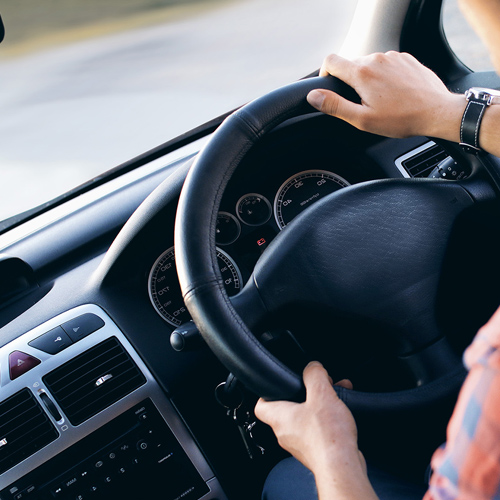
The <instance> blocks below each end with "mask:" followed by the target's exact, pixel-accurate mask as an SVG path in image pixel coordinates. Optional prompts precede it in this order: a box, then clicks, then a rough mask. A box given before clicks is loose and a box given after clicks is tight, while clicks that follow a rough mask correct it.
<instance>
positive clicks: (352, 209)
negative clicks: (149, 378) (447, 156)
mask: <svg viewBox="0 0 500 500" xmlns="http://www.w3.org/2000/svg"><path fill="white" fill-rule="evenodd" d="M315 88H324V89H330V90H334V91H336V92H338V93H341V94H342V95H344V96H347V97H349V98H351V99H356V97H357V96H356V95H355V94H354V93H353V91H352V89H350V88H348V87H347V86H346V85H345V84H343V83H342V82H340V81H339V80H337V79H335V78H333V77H317V78H311V79H307V80H302V81H300V82H297V83H294V84H291V85H288V86H286V87H282V88H281V89H278V90H276V91H274V92H271V93H269V94H267V95H265V96H263V97H262V98H259V99H257V100H255V101H253V102H251V103H249V104H247V105H246V106H244V107H243V108H241V109H240V110H238V111H237V112H235V113H234V114H232V115H231V116H230V117H229V118H228V119H226V121H225V122H224V123H223V124H222V125H221V126H220V127H219V129H218V130H217V131H216V132H215V133H214V135H213V137H212V139H211V141H210V142H209V143H208V144H207V145H206V146H205V147H204V148H203V150H202V151H201V152H200V154H199V155H198V157H197V159H196V161H195V162H194V164H193V166H192V168H191V170H190V172H189V174H188V176H187V178H186V181H185V183H184V186H183V189H182V192H181V196H180V200H179V205H178V210H177V216H176V224H175V249H176V264H177V270H178V275H179V281H180V284H181V290H182V293H183V297H184V301H185V304H186V306H187V308H188V310H189V312H190V313H191V316H192V318H193V320H194V322H195V324H196V326H197V327H198V329H199V331H200V333H201V335H202V336H203V338H204V339H205V341H206V343H207V344H208V346H209V347H210V348H211V349H212V351H213V352H214V353H215V354H216V356H217V357H218V358H219V359H220V361H221V362H222V363H223V364H224V365H225V366H226V367H227V368H228V369H229V370H230V371H231V372H232V373H233V374H234V375H235V376H236V377H237V378H238V379H239V380H240V381H241V382H243V384H244V385H246V386H247V387H248V388H249V389H250V390H252V391H253V392H255V393H256V394H257V395H259V396H262V397H264V398H266V399H269V400H277V399H286V400H293V401H301V400H303V398H304V387H303V383H302V378H301V376H300V375H299V374H297V373H295V372H293V371H292V370H290V369H289V368H288V367H287V366H285V365H284V364H283V363H282V362H281V361H280V360H278V359H277V358H275V357H274V356H273V355H272V354H271V353H270V352H269V351H268V350H267V349H266V348H265V347H264V346H263V345H262V344H261V343H260V342H259V340H258V339H257V338H256V337H255V336H254V335H253V334H252V328H254V327H255V325H257V324H258V323H259V322H260V321H261V320H262V319H263V318H264V317H266V315H268V314H272V313H275V312H276V311H279V310H280V308H283V307H284V306H287V305H291V304H300V303H301V301H304V300H306V299H307V300H308V301H309V302H311V301H313V302H315V303H316V304H317V305H318V306H319V307H323V308H325V309H328V310H331V311H338V312H342V313H344V314H347V315H350V314H352V315H356V316H358V317H361V318H363V319H365V320H368V321H374V322H379V323H380V322H381V323H383V324H385V325H387V327H388V329H390V330H391V331H397V332H398V335H397V336H396V337H395V338H394V339H393V340H394V342H397V343H398V346H399V350H400V351H401V352H405V353H411V355H412V356H413V361H414V362H413V367H414V368H413V369H414V374H415V376H416V377H417V378H419V379H420V380H421V381H423V382H424V383H423V384H422V385H420V386H417V387H415V388H411V389H408V390H403V391H398V392H386V393H362V392H357V391H351V390H346V389H344V388H340V387H336V390H337V393H338V394H339V396H340V398H341V399H342V400H344V401H345V402H346V404H347V405H348V406H349V407H350V408H351V410H353V411H371V412H373V411H392V410H394V409H398V408H399V409H411V408H413V407H414V408H417V407H422V405H424V404H432V403H433V402H436V401H439V400H440V399H441V398H443V397H445V396H447V395H449V394H451V393H452V392H453V391H457V390H458V388H459V386H460V384H461V383H462V381H463V378H464V374H465V371H464V369H463V367H462V364H461V361H460V359H459V358H458V357H457V356H456V354H455V353H454V352H453V350H452V349H451V347H450V346H449V345H448V343H447V341H446V340H445V339H444V338H443V334H442V333H441V332H440V329H439V328H438V325H437V324H436V307H437V306H436V304H437V294H438V286H439V280H440V274H441V270H442V266H443V261H444V259H445V254H446V250H447V245H448V242H449V238H450V235H451V233H452V229H453V226H454V224H455V223H456V221H457V218H458V217H459V216H460V215H461V214H462V213H463V212H464V211H465V210H468V209H469V208H471V207H472V206H474V205H475V204H477V203H479V202H480V198H483V199H488V200H491V199H495V197H496V190H497V187H496V186H495V183H496V179H493V181H492V177H489V181H490V182H488V183H487V187H486V188H485V189H484V190H483V192H482V194H481V196H480V197H478V196H476V195H475V194H474V193H471V192H469V191H468V190H467V189H466V188H465V187H464V185H462V184H461V183H460V182H458V181H455V182H450V181H445V180H435V179H433V180H427V179H418V180H417V179H386V180H376V181H369V182H364V183H361V184H355V185H353V186H350V187H347V188H344V189H341V190H338V191H336V192H334V193H332V194H331V195H329V196H327V197H325V198H323V199H322V200H319V201H318V202H316V203H315V204H313V205H312V206H311V207H310V208H309V209H308V210H306V211H304V212H303V213H301V214H300V215H299V216H298V217H296V218H295V219H294V220H293V221H292V222H291V223H290V224H288V225H287V226H286V227H285V229H284V230H283V231H281V232H280V234H278V236H277V237H276V238H275V239H274V240H273V241H272V242H271V244H270V245H269V247H268V248H267V249H266V250H265V252H264V253H263V254H262V256H261V257H260V259H259V260H258V262H257V264H256V266H255V269H254V271H253V273H252V276H251V277H250V279H249V280H248V282H247V284H246V285H245V287H244V289H243V290H242V291H241V292H240V293H239V294H238V295H237V296H236V297H233V298H232V299H230V298H229V297H228V295H227V294H226V292H225V289H224V284H223V282H222V278H221V276H220V272H219V270H218V266H217V257H216V248H215V227H216V220H217V213H218V209H219V205H220V201H221V198H222V195H223V192H224V189H225V187H226V185H227V183H228V181H229V179H230V177H231V175H232V174H233V172H234V171H235V169H236V168H237V167H238V165H239V164H240V163H241V161H242V159H243V158H244V157H245V155H246V154H247V153H248V152H249V151H250V149H251V148H252V147H253V146H254V145H255V144H256V143H257V142H258V141H259V140H260V139H261V138H262V137H263V136H264V135H265V134H267V133H268V132H269V131H270V130H272V129H273V128H274V127H276V126H277V125H278V124H280V123H282V122H284V121H285V120H287V119H289V118H292V117H296V116H299V115H302V114H305V113H309V112H311V111H313V109H312V108H311V107H310V106H309V104H308V103H307V101H306V95H307V94H308V92H309V91H310V90H312V89H315ZM469 161H470V162H472V167H473V168H477V162H478V161H480V160H478V159H477V158H475V157H472V156H471V158H470V160H469ZM475 162H476V163H475ZM493 175H496V174H493ZM291 270H293V272H291Z"/></svg>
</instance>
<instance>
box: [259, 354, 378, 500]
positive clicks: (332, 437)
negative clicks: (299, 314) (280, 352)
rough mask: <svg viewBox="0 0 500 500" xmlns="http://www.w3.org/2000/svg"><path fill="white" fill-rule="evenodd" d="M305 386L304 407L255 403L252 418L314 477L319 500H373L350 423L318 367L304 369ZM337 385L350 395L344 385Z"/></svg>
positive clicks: (348, 384) (349, 386)
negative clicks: (272, 434) (271, 433)
mask: <svg viewBox="0 0 500 500" xmlns="http://www.w3.org/2000/svg"><path fill="white" fill-rule="evenodd" d="M304 385H305V388H306V401H305V402H304V403H292V402H289V401H264V400H263V399H259V401H257V404H256V406H255V415H256V416H257V418H259V419H260V420H262V421H263V422H264V423H266V424H268V425H270V426H271V427H272V429H273V431H274V433H275V434H276V437H277V438H278V442H279V444H280V446H281V447H283V448H284V449H285V450H287V451H288V452H290V453H291V454H292V455H293V456H294V457H295V458H297V459H298V460H299V461H300V462H302V464H304V465H305V466H306V467H307V468H308V469H310V470H311V471H312V472H313V473H314V476H315V480H316V485H317V488H318V493H319V497H320V498H321V499H322V500H327V499H329V498H337V499H339V498H343V499H344V498H352V499H355V498H363V499H371V498H377V496H376V494H375V492H374V491H373V489H372V487H371V485H370V482H369V480H368V476H367V474H366V463H365V460H364V458H363V455H362V454H361V452H360V451H359V450H358V443H357V437H358V433H357V428H356V423H355V421H354V418H353V416H352V414H351V412H350V411H349V409H348V408H347V406H346V405H345V404H344V403H343V402H342V401H341V400H340V399H339V398H338V396H337V393H336V392H335V391H334V389H333V387H332V380H331V378H330V377H329V375H328V373H327V372H326V370H325V369H324V368H323V366H322V365H321V363H319V362H317V361H313V362H312V363H309V364H308V365H307V366H306V368H305V370H304ZM336 385H340V386H342V387H345V388H347V389H352V384H351V382H350V381H348V380H342V381H340V382H338V383H337V384H336Z"/></svg>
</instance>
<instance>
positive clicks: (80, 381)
mask: <svg viewBox="0 0 500 500" xmlns="http://www.w3.org/2000/svg"><path fill="white" fill-rule="evenodd" d="M343 127H345V125H343V124H339V123H337V122H336V121H334V120H325V118H324V117H323V116H322V115H320V116H315V117H314V116H313V117H308V118H305V119H304V118H301V119H296V120H293V121H291V123H287V124H285V125H282V126H280V127H278V128H277V129H276V130H275V131H273V133H271V134H269V137H268V138H266V139H265V140H263V141H262V143H260V144H259V145H258V147H256V148H254V150H252V151H251V152H250V154H249V155H248V157H247V158H245V160H244V161H243V162H242V164H241V165H240V167H239V168H238V170H237V171H236V172H235V174H234V176H233V178H232V179H231V181H230V183H229V184H228V186H227V189H226V191H225V194H224V196H223V198H222V200H221V204H220V207H219V210H218V217H217V224H216V228H215V231H216V234H215V239H216V244H217V247H218V261H219V264H220V272H221V276H222V278H223V280H224V283H225V285H226V289H227V292H228V295H230V296H234V295H236V294H237V293H238V292H239V291H240V290H241V289H242V288H243V287H244V285H245V283H246V281H247V280H248V279H249V277H250V275H251V273H252V271H253V268H254V266H255V264H256V262H257V260H258V259H259V257H260V255H262V253H263V252H264V251H265V249H266V248H267V247H268V245H269V244H270V243H271V242H272V241H273V240H274V238H275V237H276V236H277V235H278V234H279V233H280V231H283V230H284V229H286V227H287V226H288V225H289V224H293V222H294V220H295V219H296V218H299V217H300V216H301V214H303V213H304V212H306V211H307V209H308V207H310V206H312V205H313V204H314V203H318V202H320V201H321V200H322V199H324V198H326V197H327V196H334V195H335V194H334V193H335V192H336V191H339V190H342V189H349V187H350V186H352V185H354V184H358V183H361V182H364V181H369V180H373V179H383V178H391V177H392V178H401V177H403V176H407V177H410V176H411V172H410V173H409V171H408V170H403V171H402V170H401V169H404V168H405V165H406V164H407V163H408V162H412V163H411V165H412V168H413V167H414V166H415V165H424V164H425V168H422V169H421V171H422V172H424V171H425V172H427V173H428V172H429V171H432V170H433V169H434V167H435V166H436V165H437V164H438V163H440V162H441V161H442V160H443V158H446V157H447V153H445V152H444V150H443V149H442V147H441V146H438V145H436V144H435V143H434V142H432V141H429V140H428V139H425V138H414V139H408V140H404V141H391V140H385V139H381V138H378V137H374V136H371V135H368V134H363V133H360V132H356V131H352V130H351V129H349V133H348V134H344V133H343ZM339 129H340V130H339ZM339 136H340V137H342V141H338V140H337V141H332V137H339ZM290 138H292V140H291V139H290ZM436 148H437V149H436ZM190 161H191V160H183V161H179V162H177V163H175V164H174V165H173V167H172V168H166V169H165V171H163V172H162V173H161V174H158V176H155V175H156V174H155V175H152V176H149V177H147V176H145V177H144V179H143V180H141V183H143V186H144V191H143V192H144V195H142V194H140V195H137V197H141V196H143V197H146V196H147V195H148V194H149V193H151V191H153V190H154V188H155V187H156V186H158V185H159V184H160V183H161V181H162V180H163V179H165V180H163V182H164V183H166V184H167V185H168V186H169V189H170V190H169V193H168V196H166V197H165V196H164V195H162V197H161V199H160V197H158V196H157V195H156V194H155V193H156V192H155V191H153V193H152V194H151V195H150V196H149V197H148V198H147V199H146V200H145V201H144V203H143V204H142V205H141V206H140V207H139V209H138V210H137V211H136V212H135V213H134V215H133V216H132V217H131V218H130V220H128V222H127V223H126V224H125V226H124V229H123V230H122V231H121V232H120V233H119V234H118V235H117V233H118V231H119V230H120V229H121V228H122V226H123V224H124V223H125V221H126V220H127V219H129V217H130V213H127V210H130V211H131V212H132V211H133V210H134V209H135V208H137V205H139V203H140V201H142V200H139V201H136V199H135V198H134V197H133V195H134V192H135V190H139V187H140V186H141V184H140V183H134V184H132V185H131V187H127V188H125V189H124V191H117V193H116V198H113V197H111V196H110V197H106V198H104V199H103V200H102V201H99V202H96V204H95V205H92V204H89V205H88V207H86V208H85V210H84V212H85V213H82V214H81V216H82V218H84V219H83V220H84V223H83V224H79V223H78V217H79V214H76V215H73V216H71V217H68V218H67V219H64V220H62V221H61V222H59V223H57V224H55V225H53V226H49V227H47V228H46V229H45V230H44V242H45V245H46V248H45V252H46V253H47V255H48V254H52V255H54V258H56V257H55V256H56V255H57V252H63V251H64V252H65V258H64V259H61V260H60V262H62V263H63V264H64V266H66V267H65V271H64V272H63V271H61V270H58V271H57V276H55V277H54V274H53V273H54V272H55V271H54V270H53V269H51V267H50V266H43V265H39V266H38V269H37V273H38V276H39V283H38V285H34V286H33V289H32V290H30V291H29V293H25V295H24V296H23V297H22V299H21V300H20V301H19V303H18V304H16V306H15V307H14V308H12V309H11V310H9V309H8V308H7V309H5V310H4V311H2V314H4V316H3V317H2V325H4V327H3V329H2V341H3V342H2V344H3V347H1V348H0V369H1V373H0V384H1V390H2V399H1V401H0V405H1V410H0V467H1V468H0V498H1V499H2V500H24V499H28V500H29V499H32V500H35V499H41V500H49V499H50V500H53V499H54V498H60V499H62V500H66V499H70V498H71V499H74V498H77V499H83V498H87V497H90V498H96V499H100V498H110V497H114V496H113V495H118V494H120V495H122V494H123V495H124V498H133V497H134V496H135V497H137V496H139V495H143V494H148V493H151V492H155V491H158V490H160V491H164V498H166V499H169V500H177V499H180V498H186V499H191V498H192V499H193V500H194V499H196V500H198V499H200V498H203V499H206V500H209V499H216V498H217V499H219V500H223V499H224V498H226V495H227V496H228V497H231V496H232V495H231V492H234V491H235V490H236V491H237V490H238V488H239V487H240V486H239V485H238V484H237V482H238V477H239V476H238V470H239V468H240V466H242V465H243V467H245V464H246V462H245V459H246V458H245V456H241V455H244V454H241V451H242V445H241V440H240V438H239V437H238V434H237V429H236V428H233V427H231V426H229V427H228V425H227V420H226V417H225V410H224V409H223V408H220V407H219V406H218V405H217V403H216V402H215V401H214V398H213V388H214V387H215V385H216V384H214V382H217V383H219V382H220V381H221V380H223V379H224V378H225V377H226V376H227V373H226V372H225V370H224V369H223V367H221V366H220V365H219V364H217V363H215V361H214V359H213V358H212V357H211V356H210V354H207V351H203V350H201V351H197V350H196V351H193V352H183V353H176V352H174V351H173V350H172V348H171V347H170V345H169V342H168V339H169V334H170V333H171V332H172V330H173V329H174V328H176V327H178V326H180V325H182V324H184V323H186V322H187V321H189V319H190V316H189V313H188V312H187V310H186V309H185V307H184V304H183V301H182V296H181V293H180V289H179V284H178V280H177V275H176V270H175V249H174V247H173V227H174V221H175V209H176V205H177V200H178V196H179V192H180V187H181V186H182V182H183V179H184V177H185V175H186V172H187V170H188V168H189V164H190ZM425 172H424V174H423V176H426V174H425ZM124 193H127V196H125V194H124ZM126 203H130V205H131V206H130V208H125V204H126ZM120 204H123V205H120ZM134 204H135V206H133V205H134ZM117 206H120V207H121V208H120V211H121V217H122V220H121V221H117V222H116V223H113V224H115V225H113V224H112V223H111V222H110V219H106V217H108V218H109V217H113V216H116V213H117V211H118V209H117V208H116V207H117ZM110 207H111V208H112V209H110ZM103 214H106V215H105V216H104V215H103ZM100 215H103V217H100ZM99 224H102V230H101V229H100V226H99ZM71 226H75V227H77V228H78V230H79V231H80V230H82V231H88V234H92V238H93V239H89V240H87V245H88V246H87V247H85V246H84V247H81V244H80V243H81V241H82V239H84V238H83V236H82V237H77V236H76V235H75V237H74V240H75V242H78V246H77V247H75V249H73V250H69V249H62V248H61V247H60V245H58V242H60V241H62V240H63V236H64V235H65V234H67V231H68V230H69V229H70V228H71ZM114 227H116V231H115V232H114V230H113V229H110V228H114ZM99 231H101V232H100V233H99ZM111 242H113V243H112V244H111ZM75 244H76V243H75ZM110 244H111V247H109V245H110ZM16 245H17V246H16ZM37 248H38V247H36V246H34V245H32V244H31V243H30V241H29V239H26V240H24V241H22V242H20V243H18V244H14V245H13V246H12V247H11V248H10V251H12V252H14V254H15V255H19V259H21V258H22V259H24V260H25V261H27V262H30V263H32V265H33V266H34V267H35V268H37V264H36V263H37V259H40V258H41V254H40V252H38V253H37V252H36V250H37ZM27 281H29V280H27ZM22 308H25V310H26V311H29V314H22ZM20 310H21V312H20ZM89 325H90V326H89ZM108 352H111V353H112V354H110V359H114V357H115V354H113V353H116V356H118V357H119V359H120V360H121V359H122V358H123V363H124V366H126V369H127V370H129V369H130V372H128V371H127V373H129V374H134V376H133V377H131V376H129V375H127V376H126V377H125V379H126V380H127V384H122V383H120V375H119V372H118V373H115V368H113V367H112V366H111V365H109V364H108V363H107V362H106V363H104V364H103V365H102V366H101V365H99V364H98V365H96V366H94V365H93V363H94V362H95V360H96V359H98V358H99V359H101V356H103V358H102V359H105V360H106V359H107V358H106V356H108V355H107V354H106V353H108ZM118 364H120V365H121V363H118ZM110 366H111V367H110ZM90 367H91V368H92V369H88V370H87V368H90ZM87 372H88V374H89V375H88V378H80V376H82V377H83V375H84V374H85V373H87ZM71 374H75V375H71ZM80 374H81V375H80ZM64 379H66V380H70V379H71V380H72V384H71V386H70V388H67V387H64V386H63V387H59V383H60V381H61V380H64ZM128 382H130V383H128ZM75 384H76V385H75ZM88 391H90V392H89V393H90V396H89V398H88V399H87V400H86V401H82V400H81V399H80V397H79V395H80V393H83V394H85V393H87V392H88ZM101 392H102V393H103V394H105V396H104V397H103V398H102V399H101V397H100V393H101ZM67 398H69V403H68V401H67ZM72 398H74V400H73V399H72ZM18 402H20V403H19V404H21V405H26V407H27V408H29V411H32V412H34V414H36V415H37V418H39V419H41V420H40V422H41V423H40V425H41V428H43V429H44V433H43V436H44V437H43V439H41V440H40V441H36V440H34V439H33V436H34V435H33V433H32V432H31V429H30V428H29V425H28V426H27V427H26V426H20V427H22V429H21V434H20V436H19V437H15V438H13V437H11V434H10V433H11V430H12V425H13V422H16V421H18V420H19V418H20V417H19V415H18V413H17V410H15V408H16V407H17V406H18ZM75 409H76V411H75V412H74V411H73V410H75ZM4 410H5V411H4ZM11 411H13V413H11ZM9 414H10V415H11V416H13V417H12V418H10V417H8V415H9ZM207 419H208V421H209V422H210V423H209V425H208V424H207ZM14 427H16V428H17V426H14ZM35 434H36V433H35ZM158 436H162V438H161V439H160V438H159V437H158ZM37 438H38V436H37ZM18 439H19V440H18ZM17 440H18V441H17ZM21 442H22V443H23V446H22V447H20V446H19V443H21ZM13 443H14V444H13ZM228 455H229V456H231V457H233V460H230V461H229V462H230V463H229V462H228V460H227V457H228ZM3 457H5V459H4V458H3ZM208 457H209V459H208ZM219 477H222V478H223V479H222V481H220V480H219ZM165 478H168V481H167V480H165ZM134 484H138V485H139V486H133V485H134ZM254 487H255V488H256V489H259V488H260V485H259V482H258V481H256V482H255V485H254ZM134 488H135V489H134ZM227 491H229V493H227ZM132 492H133V494H132ZM233 494H234V493H233Z"/></svg>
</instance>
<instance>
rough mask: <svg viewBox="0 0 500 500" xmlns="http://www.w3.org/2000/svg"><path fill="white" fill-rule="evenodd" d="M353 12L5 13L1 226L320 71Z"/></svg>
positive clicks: (94, 9) (48, 6)
mask: <svg viewBox="0 0 500 500" xmlns="http://www.w3.org/2000/svg"><path fill="white" fill-rule="evenodd" d="M355 6H356V2H355V1H352V2H343V1H332V0H296V1H290V0H273V1H269V0H191V1H186V0H163V1H158V0H38V1H37V2H32V1H31V0H11V1H8V2H3V3H2V6H1V12H0V13H1V15H2V18H3V21H4V24H5V31H6V36H5V40H4V42H3V43H2V44H1V45H0V88H1V92H0V144H1V145H0V220H3V219H6V218H8V217H11V216H13V215H15V214H17V213H20V212H23V211H25V210H28V209H30V208H33V207H35V206H37V205H40V204H42V203H44V202H46V201H48V200H50V199H52V198H54V197H56V196H58V195H60V194H62V193H63V192H65V191H68V190H69V189H72V188H74V187H75V186H77V185H79V184H81V183H83V182H85V181H87V180H89V179H91V178H93V177H95V176H97V175H99V174H101V173H102V172H104V171H106V170H108V169H110V168H112V167H115V166H116V165H118V164H120V163H122V162H124V161H126V160H129V159H130V158H132V157H134V156H137V155H139V154H141V153H143V152H144V151H146V150H148V149H151V148H153V147H155V146H157V145H158V144H161V143H164V142H166V141H167V140H169V139H171V138H172V137H175V136H177V135H179V134H181V133H183V132H185V131H187V130H189V129H191V128H194V127H196V126H197V125H200V124H201V123H203V122H205V121H208V120H210V119H211V118H214V117H215V116H218V115H221V114H223V113H224V112H226V111H228V110H230V109H233V108H235V107H237V106H239V105H241V104H243V103H245V102H246V101H248V100H250V99H252V98H254V97H256V96H258V95H260V94H262V93H264V92H267V91H269V90H271V89H273V88H275V87H277V86H280V85H283V84H286V83H289V82H290V81H293V80H296V79H298V78H300V77H302V76H305V75H307V74H308V73H310V72H312V71H314V70H315V69H317V68H318V67H319V66H320V64H321V61H322V59H323V57H324V55H325V54H327V53H329V52H331V51H334V50H337V49H338V48H339V47H340V45H341V42H342V40H343V38H344V37H345V35H346V32H347V29H348V26H349V23H350V19H351V17H352V15H353V12H354V9H355ZM332 23H333V24H335V26H334V29H332ZM332 33H333V35H332Z"/></svg>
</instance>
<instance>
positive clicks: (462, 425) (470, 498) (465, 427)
mask: <svg viewBox="0 0 500 500" xmlns="http://www.w3.org/2000/svg"><path fill="white" fill-rule="evenodd" d="M464 362H465V365H466V366H467V368H468V369H469V375H468V376H467V378H466V380H465V382H464V385H463V387H462V390H461V392H460V395H459V398H458V402H457V405H456V407H455V410H454V412H453V415H452V417H451V419H450V423H449V424H448V429H447V441H446V445H444V446H443V447H441V448H439V449H438V450H437V451H436V452H435V453H434V456H433V458H432V468H433V470H434V473H433V475H432V477H431V481H430V484H429V490H428V492H427V493H426V495H425V497H424V500H466V499H467V500H486V499H488V500H491V499H500V309H498V310H497V312H496V313H495V314H494V315H493V317H492V318H491V320H490V321H489V322H488V324H487V325H485V326H484V327H483V328H481V330H479V332H478V334H477V335H476V338H475V339H474V342H473V343H472V344H471V345H470V347H469V348H468V349H467V350H466V351H465V354H464Z"/></svg>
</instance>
